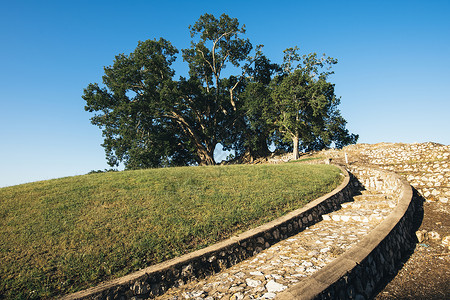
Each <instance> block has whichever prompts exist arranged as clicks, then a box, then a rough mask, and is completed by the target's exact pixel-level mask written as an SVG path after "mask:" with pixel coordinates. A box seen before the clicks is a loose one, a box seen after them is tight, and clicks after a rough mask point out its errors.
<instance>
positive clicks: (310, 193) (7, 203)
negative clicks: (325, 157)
mask: <svg viewBox="0 0 450 300" xmlns="http://www.w3.org/2000/svg"><path fill="white" fill-rule="evenodd" d="M341 180H342V177H341V176H340V170H339V169H338V168H336V167H333V166H329V165H296V164H283V165H236V166H216V167H182V168H167V169H152V170H138V171H125V172H116V173H103V174H90V175H84V176H76V177H68V178H62V179H55V180H49V181H42V182H35V183H30V184H25V185H19V186H13V187H7V188H2V189H0V299H1V298H8V299H9V298H52V297H55V296H58V295H62V294H67V293H70V292H74V291H77V290H80V289H84V288H87V287H89V286H92V285H95V284H96V283H98V282H100V281H103V280H107V279H111V278H115V277H119V276H123V275H125V274H127V273H130V272H132V271H136V270H138V269H140V268H143V267H146V266H149V265H152V264H155V263H158V262H161V261H164V260H167V259H170V258H173V257H175V256H178V255H182V254H185V253H187V252H190V251H193V250H196V249H199V248H202V247H205V246H207V245H210V244H212V243H214V242H217V241H219V240H222V239H225V238H227V237H230V236H231V235H233V234H236V233H238V232H242V231H244V230H247V229H249V228H252V227H256V226H257V225H260V224H263V223H265V222H267V221H269V220H273V219H275V218H277V217H279V216H281V215H283V214H285V213H287V212H289V211H292V210H294V209H296V208H299V207H301V206H303V205H305V204H306V203H307V202H309V201H311V200H312V199H315V198H317V197H318V196H320V195H323V194H325V193H327V192H329V191H331V190H332V189H334V188H335V187H336V186H337V185H338V184H339V183H340V182H341Z"/></svg>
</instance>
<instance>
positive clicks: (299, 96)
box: [272, 47, 358, 159]
mask: <svg viewBox="0 0 450 300" xmlns="http://www.w3.org/2000/svg"><path fill="white" fill-rule="evenodd" d="M284 53H285V55H284V59H283V64H282V67H283V72H284V74H282V75H280V76H278V77H276V78H275V79H274V80H273V81H272V98H273V100H274V105H275V107H276V109H277V112H278V116H277V117H276V119H275V123H276V125H277V128H278V131H279V132H281V133H282V135H283V137H284V138H285V139H290V140H291V141H292V146H293V156H294V157H293V158H294V159H298V157H299V151H300V150H307V151H308V150H319V149H323V148H325V147H328V146H330V145H331V144H332V143H334V144H335V145H336V146H337V147H343V146H345V145H347V144H351V143H355V142H356V140H357V139H358V136H357V135H354V134H350V133H349V132H348V130H347V129H345V124H346V121H345V120H344V118H342V116H341V115H340V112H339V110H338V109H337V106H338V105H339V102H340V99H339V98H337V97H336V95H335V92H334V84H332V83H330V82H328V81H327V80H328V76H329V75H331V74H333V72H332V71H330V69H331V67H332V65H334V64H336V63H337V60H336V59H334V58H331V57H326V56H325V55H324V56H322V57H318V56H317V54H316V53H310V54H307V55H303V56H300V55H299V54H298V48H297V47H294V48H289V49H286V50H285V51H284Z"/></svg>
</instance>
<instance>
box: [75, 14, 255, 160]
mask: <svg viewBox="0 0 450 300" xmlns="http://www.w3.org/2000/svg"><path fill="white" fill-rule="evenodd" d="M190 32H191V37H192V39H193V41H192V43H191V47H190V48H189V49H185V50H182V52H183V58H184V60H185V61H186V62H187V63H188V64H189V78H188V79H186V78H180V80H179V81H174V80H173V76H174V73H175V72H174V71H173V70H172V69H171V64H172V63H173V62H174V60H175V58H176V57H175V55H176V53H178V50H177V49H176V48H175V47H174V46H172V45H171V44H170V42H168V41H166V40H164V39H160V40H159V41H156V40H147V41H145V42H139V44H138V47H137V48H136V50H135V51H134V52H133V53H131V54H129V55H124V54H121V55H118V56H117V57H116V59H115V61H114V64H113V65H112V66H109V67H106V68H105V76H103V84H104V86H105V87H100V86H99V85H98V84H90V85H89V86H88V87H87V88H86V89H85V91H84V95H83V98H84V99H85V100H86V107H85V109H86V110H87V111H90V112H96V115H95V116H94V117H92V119H91V121H92V123H93V124H94V125H97V126H99V127H100V128H102V130H103V135H104V137H105V140H104V143H103V146H104V147H105V151H106V153H107V158H108V162H109V164H110V165H117V164H118V163H120V162H124V163H125V166H126V167H127V168H141V167H150V166H151V167H153V166H163V165H178V164H191V163H193V162H196V163H197V164H199V165H212V164H215V161H214V149H215V147H216V145H217V144H218V143H219V142H220V141H221V140H225V139H226V135H227V133H228V131H227V128H230V126H233V124H235V123H236V122H237V119H238V116H237V113H236V112H237V105H236V99H235V95H236V89H237V87H238V86H239V84H240V83H241V81H242V80H243V78H244V74H245V70H246V68H247V67H248V65H247V64H244V66H242V67H241V64H243V62H245V61H247V58H248V57H247V56H248V54H249V53H250V51H251V50H252V45H251V43H250V42H249V41H248V39H243V38H242V37H241V35H242V34H244V33H245V28H244V26H240V25H239V22H238V20H237V19H234V18H230V17H229V16H227V15H225V14H223V15H222V16H221V17H220V18H219V19H217V18H215V17H214V16H213V15H209V14H205V15H203V16H201V17H200V19H199V20H198V21H197V22H196V23H195V24H194V25H193V26H190ZM227 64H232V65H233V66H234V67H235V68H237V69H238V71H237V72H238V75H237V76H231V77H232V78H233V79H232V80H229V79H227V78H223V76H222V72H223V70H224V69H225V68H226V66H227ZM230 83H232V84H231V85H230Z"/></svg>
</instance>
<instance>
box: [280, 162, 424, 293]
mask: <svg viewBox="0 0 450 300" xmlns="http://www.w3.org/2000/svg"><path fill="white" fill-rule="evenodd" d="M367 169H368V168H367ZM372 169H373V168H372ZM374 170H376V169H374ZM377 172H380V173H385V174H387V175H388V176H392V177H394V178H396V179H397V181H398V183H399V187H400V190H401V193H400V197H399V199H398V205H397V207H396V208H395V209H394V210H393V212H392V213H391V214H390V215H389V216H388V217H387V218H386V219H385V220H384V221H383V222H382V223H381V224H379V225H378V226H377V227H376V228H375V229H374V230H372V231H371V232H370V233H369V234H368V235H367V236H366V237H365V238H364V239H363V240H362V241H361V242H359V243H358V244H357V245H355V246H354V247H352V248H351V249H349V250H348V251H346V252H345V253H344V254H342V255H341V256H339V257H338V258H337V259H336V260H334V261H333V262H332V263H330V264H328V265H327V266H325V267H324V268H322V269H321V270H319V271H318V272H317V273H315V274H313V275H312V276H310V277H308V278H306V279H305V280H303V281H300V282H299V283H297V284H296V285H295V286H293V287H291V288H289V289H287V290H285V291H283V292H282V293H280V294H278V295H277V297H276V299H370V298H372V297H373V296H374V293H375V291H376V288H377V286H378V285H379V284H380V283H381V282H382V280H383V279H384V278H385V277H387V276H389V275H392V273H394V272H395V265H396V264H398V263H399V261H400V260H401V258H402V257H403V253H405V252H406V251H407V250H408V249H409V248H410V246H411V243H412V242H414V233H413V231H412V228H414V225H413V216H414V212H415V210H416V209H417V205H416V204H415V203H414V201H413V192H412V188H411V186H410V185H409V183H408V182H407V181H406V180H405V179H403V178H402V177H400V176H399V175H397V174H395V173H392V172H387V171H384V170H377Z"/></svg>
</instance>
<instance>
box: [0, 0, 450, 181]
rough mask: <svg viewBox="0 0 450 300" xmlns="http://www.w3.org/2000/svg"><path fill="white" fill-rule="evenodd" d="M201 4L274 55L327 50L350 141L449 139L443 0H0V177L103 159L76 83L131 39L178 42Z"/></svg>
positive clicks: (448, 26) (448, 37)
mask: <svg viewBox="0 0 450 300" xmlns="http://www.w3.org/2000/svg"><path fill="white" fill-rule="evenodd" d="M204 13H212V14H214V15H216V16H217V17H218V16H220V15H221V14H222V13H226V14H228V15H229V16H230V17H235V18H238V19H239V21H240V23H241V24H245V25H246V29H247V34H246V35H247V37H248V38H249V39H250V41H251V42H252V43H253V45H257V44H263V45H265V47H264V52H265V54H266V56H268V57H269V58H270V59H271V60H272V61H274V62H278V63H280V62H281V59H282V51H283V50H284V49H286V48H288V47H292V46H295V45H297V46H299V47H300V49H301V51H302V53H309V52H317V53H326V54H327V55H329V56H332V57H335V58H337V59H338V60H339V63H338V65H336V66H335V68H334V70H335V72H336V74H335V75H333V76H332V77H331V78H330V80H331V81H333V82H334V83H336V94H337V95H338V96H341V97H342V99H341V101H342V102H341V105H340V109H341V113H342V115H343V116H344V118H346V120H347V121H348V126H347V127H348V128H349V130H350V131H351V132H352V133H358V134H359V135H360V139H359V142H361V143H378V142H405V143H413V142H426V141H433V142H438V143H442V144H446V145H448V144H450V116H449V114H450V93H449V92H448V89H449V88H450V17H449V16H450V1H449V0H442V1H437V0H427V1H414V0H407V1H396V0H390V1H384V0H381V1H379V0H377V1H374V0H373V1H363V0H358V1H345V0H343V1H335V0H330V1H326V0H324V1H302V0H297V1H264V0H259V1H244V0H239V1H235V0H229V1H173V0H172V1H111V0H109V1H96V0H89V1H84V0H82V1H45V0H42V1H20V0H17V1H16V0H15V1H7V0H0V159H1V167H0V187H3V186H9V185H15V184H20V183H25V182H30V181H37V180H43V179H50V178H57V177H64V176H72V175H79V174H86V173H87V172H89V171H90V170H98V169H105V168H109V166H108V165H107V163H106V159H105V154H104V150H103V148H102V147H101V146H100V144H101V143H102V136H101V131H100V129H99V128H98V127H95V126H93V125H91V124H90V120H89V118H90V117H91V116H90V115H89V113H87V112H85V111H84V101H83V99H82V98H81V95H82V94H83V89H84V88H85V87H86V86H87V85H88V84H89V83H91V82H99V83H100V82H101V76H102V75H103V67H104V66H108V65H111V64H112V62H113V59H114V57H115V55H117V54H119V53H126V54H128V53H130V52H132V51H133V50H134V48H135V47H136V46H137V42H138V41H139V40H141V41H143V40H147V39H154V38H159V37H164V38H165V39H167V40H169V41H171V42H172V44H174V45H175V46H176V47H177V48H178V49H179V50H180V49H183V48H187V47H189V43H190V36H189V30H188V26H189V25H190V24H193V23H195V21H196V20H197V19H198V18H199V16H200V15H202V14H204ZM174 67H175V69H176V70H177V75H186V70H187V68H186V65H185V64H184V62H183V61H182V59H181V57H179V59H178V62H177V63H176V64H175V65H174Z"/></svg>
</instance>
